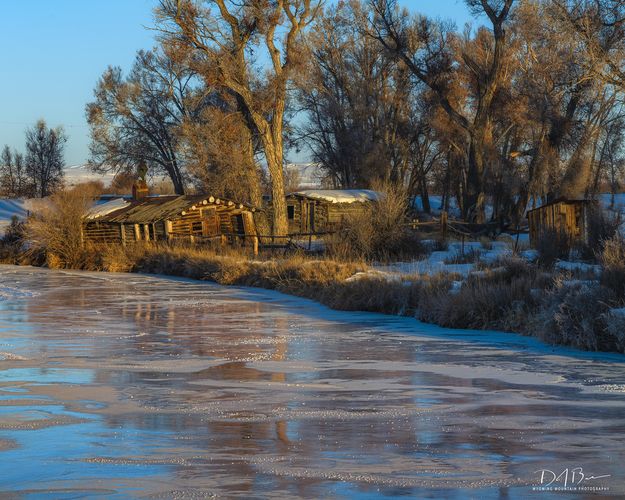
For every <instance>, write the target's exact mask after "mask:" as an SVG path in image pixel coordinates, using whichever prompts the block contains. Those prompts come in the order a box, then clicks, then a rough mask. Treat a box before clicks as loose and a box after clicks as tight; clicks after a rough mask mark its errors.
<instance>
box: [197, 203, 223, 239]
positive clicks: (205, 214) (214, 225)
mask: <svg viewBox="0 0 625 500" xmlns="http://www.w3.org/2000/svg"><path fill="white" fill-rule="evenodd" d="M201 215H202V236H206V237H211V236H217V235H218V234H219V216H218V215H217V209H216V208H212V207H211V208H203V209H202V211H201Z"/></svg>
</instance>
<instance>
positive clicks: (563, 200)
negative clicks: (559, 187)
mask: <svg viewBox="0 0 625 500" xmlns="http://www.w3.org/2000/svg"><path fill="white" fill-rule="evenodd" d="M593 202H594V200H591V199H588V198H557V199H555V200H553V201H550V202H549V203H545V204H544V205H541V206H539V207H536V208H532V209H531V210H528V211H527V213H528V214H529V213H530V212H534V211H536V210H541V209H543V208H546V207H550V206H552V205H557V204H559V203H566V204H569V205H587V204H589V203H593Z"/></svg>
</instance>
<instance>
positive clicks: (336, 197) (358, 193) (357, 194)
mask: <svg viewBox="0 0 625 500" xmlns="http://www.w3.org/2000/svg"><path fill="white" fill-rule="evenodd" d="M291 194H295V195H299V196H305V197H307V198H310V199H313V200H321V201H327V202H330V203H355V202H363V201H377V200H378V199H379V198H380V193H377V192H376V191H371V190H370V189H308V190H304V191H297V192H295V193H291Z"/></svg>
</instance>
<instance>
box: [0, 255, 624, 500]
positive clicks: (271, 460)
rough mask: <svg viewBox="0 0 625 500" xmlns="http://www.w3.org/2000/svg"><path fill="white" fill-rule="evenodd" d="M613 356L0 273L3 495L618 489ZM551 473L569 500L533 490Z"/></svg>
mask: <svg viewBox="0 0 625 500" xmlns="http://www.w3.org/2000/svg"><path fill="white" fill-rule="evenodd" d="M624 359H625V358H624V357H623V356H618V355H593V354H582V353H578V352H575V351H572V350H567V349H562V348H554V349H552V348H550V347H546V346H544V345H542V344H540V343H539V342H537V341H535V340H532V339H526V338H522V337H518V336H515V335H504V334H497V333H493V332H490V333H489V332H481V333H480V332H467V331H465V332H463V331H452V330H446V329H440V328H435V327H431V326H428V325H423V324H421V323H418V322H416V321H414V320H411V319H406V318H395V317H389V316H383V315H374V314H364V313H363V314H360V313H342V312H335V311H330V310H328V309H326V308H324V307H322V306H319V305H316V304H314V303H312V302H309V301H305V300H300V299H296V298H292V297H288V296H284V295H280V294H277V293H273V292H267V291H261V290H253V289H239V288H224V287H220V286H215V285H212V284H208V283H199V282H188V281H183V280H175V279H167V278H158V277H151V276H140V275H130V274H129V275H114V274H98V273H79V272H58V271H54V272H53V271H46V270H42V269H33V268H15V267H7V266H4V267H0V496H2V493H5V494H6V493H8V494H9V495H10V494H11V493H12V492H15V493H17V494H23V495H24V496H26V497H29V495H31V496H33V497H37V498H39V497H40V495H41V494H42V493H43V492H52V493H50V498H82V497H85V496H86V497H93V496H98V495H101V496H102V497H103V498H126V497H129V496H130V497H132V496H141V497H147V498H205V497H206V496H210V495H215V496H217V497H222V496H227V497H235V496H238V497H244V498H250V497H251V498H267V497H271V498H298V497H303V498H322V497H343V498H352V497H359V498H382V497H395V496H400V495H405V496H408V497H414V498H458V499H465V498H506V499H511V498H528V497H534V496H535V497H536V498H551V497H552V496H553V497H556V498H565V497H567V496H569V495H570V496H571V497H574V498H591V497H593V496H594V495H596V494H607V495H613V496H615V497H617V496H623V495H625V472H624V470H623V464H625V364H624V363H623V360H624ZM567 469H568V475H565V472H566V471H567ZM539 471H543V472H539ZM541 476H542V477H541ZM552 476H554V477H555V476H558V479H557V480H556V481H554V482H553V483H552V484H551V486H548V488H556V487H559V488H562V487H564V480H565V479H566V482H567V485H566V487H567V489H568V490H569V491H570V493H569V494H568V495H567V494H565V495H562V494H559V493H555V492H550V491H540V492H538V491H534V488H536V487H537V486H539V485H540V483H541V479H542V481H543V485H544V486H547V485H548V483H549V482H550V480H551V479H552ZM580 481H581V482H580ZM574 488H577V489H578V492H573V491H572V490H573V489H574ZM580 490H581V493H580V492H579V491H580Z"/></svg>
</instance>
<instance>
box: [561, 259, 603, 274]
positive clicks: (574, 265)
mask: <svg viewBox="0 0 625 500" xmlns="http://www.w3.org/2000/svg"><path fill="white" fill-rule="evenodd" d="M556 268H557V269H560V270H562V271H580V272H592V273H594V274H601V266H598V265H596V264H587V263H586V262H571V261H568V260H559V261H558V262H556Z"/></svg>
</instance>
